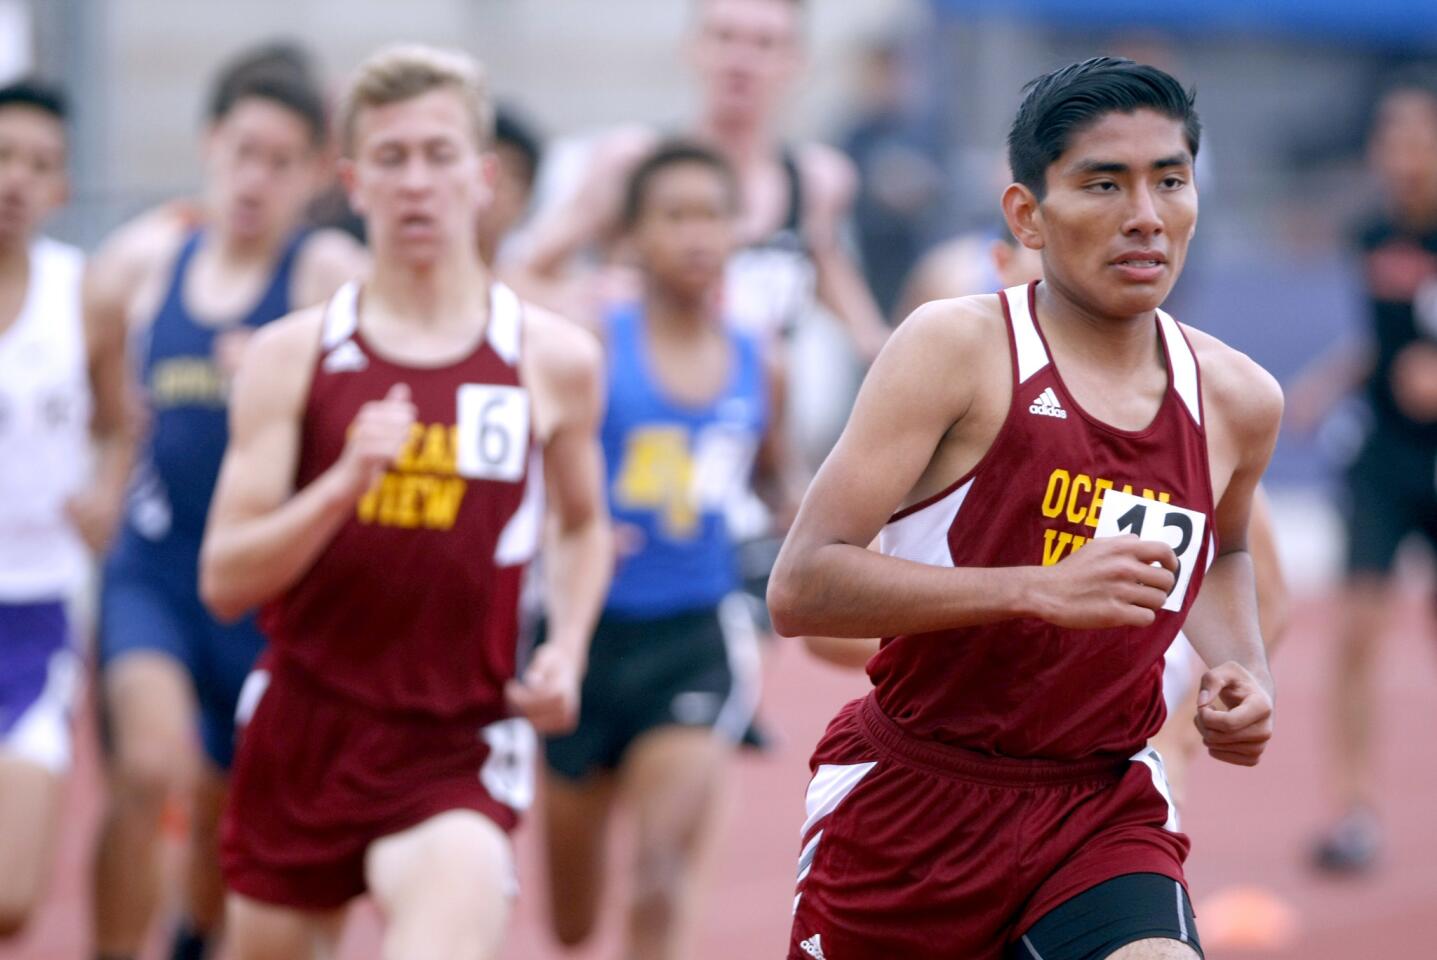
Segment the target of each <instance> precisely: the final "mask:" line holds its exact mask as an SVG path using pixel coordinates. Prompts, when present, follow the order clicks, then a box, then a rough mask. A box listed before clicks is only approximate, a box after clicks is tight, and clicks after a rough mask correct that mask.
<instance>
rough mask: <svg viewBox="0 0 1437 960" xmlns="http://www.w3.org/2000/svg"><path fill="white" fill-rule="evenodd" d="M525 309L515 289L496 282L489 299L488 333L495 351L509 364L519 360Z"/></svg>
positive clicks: (511, 364)
mask: <svg viewBox="0 0 1437 960" xmlns="http://www.w3.org/2000/svg"><path fill="white" fill-rule="evenodd" d="M522 322H523V310H522V308H521V307H520V305H519V296H518V294H516V293H515V292H514V291H513V290H510V289H509V288H508V287H506V286H504V284H502V283H496V284H494V287H493V294H492V296H491V298H490V301H489V332H488V334H487V335H486V336H487V338H488V340H489V345H490V346H491V347H493V348H494V352H495V353H497V354H499V356H500V358H502V359H503V361H504V362H505V363H507V364H508V365H509V366H511V367H512V366H515V365H516V364H518V362H519V328H520V326H521V324H522Z"/></svg>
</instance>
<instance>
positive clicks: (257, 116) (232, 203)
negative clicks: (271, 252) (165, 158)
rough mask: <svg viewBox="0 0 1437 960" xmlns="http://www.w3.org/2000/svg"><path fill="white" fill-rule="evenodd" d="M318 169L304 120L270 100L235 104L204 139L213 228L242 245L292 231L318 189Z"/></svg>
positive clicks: (314, 147) (317, 157) (319, 161)
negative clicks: (216, 226) (213, 219)
mask: <svg viewBox="0 0 1437 960" xmlns="http://www.w3.org/2000/svg"><path fill="white" fill-rule="evenodd" d="M321 166H322V159H321V156H320V151H319V149H318V146H317V145H316V144H315V142H314V139H313V137H312V135H311V133H310V128H309V125H308V124H307V123H306V122H305V120H304V118H303V117H301V116H300V115H299V114H298V113H296V112H294V111H293V110H291V109H289V108H288V107H285V106H282V105H280V104H279V103H276V102H275V101H273V100H267V99H263V98H260V97H250V98H248V99H244V100H240V101H239V102H238V103H236V104H235V105H234V106H233V107H231V108H230V110H229V112H228V113H226V114H225V115H224V116H223V117H221V118H220V119H219V121H218V122H217V123H215V124H214V126H212V127H211V128H210V131H209V134H208V136H207V137H206V139H205V167H206V173H207V183H208V197H209V202H210V210H211V213H212V215H213V216H214V217H215V218H216V221H217V225H218V227H219V228H220V229H221V230H222V231H224V232H226V233H227V234H229V235H230V236H232V237H233V238H235V239H236V240H240V241H243V242H253V241H257V240H264V239H267V238H274V237H278V236H281V235H283V234H284V233H286V232H288V231H289V230H292V229H294V227H295V226H296V225H297V224H298V223H299V221H300V217H302V216H303V214H304V208H305V205H306V204H307V203H309V201H310V198H311V197H312V196H313V195H314V191H315V190H316V188H317V187H318V185H319V178H320V173H321Z"/></svg>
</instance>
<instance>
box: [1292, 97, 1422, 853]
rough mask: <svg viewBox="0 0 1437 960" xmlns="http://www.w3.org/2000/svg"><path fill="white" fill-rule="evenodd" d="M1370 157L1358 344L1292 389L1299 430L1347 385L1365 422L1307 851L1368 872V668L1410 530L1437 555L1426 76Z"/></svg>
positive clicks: (1380, 131)
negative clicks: (1326, 818) (1326, 789)
mask: <svg viewBox="0 0 1437 960" xmlns="http://www.w3.org/2000/svg"><path fill="white" fill-rule="evenodd" d="M1368 152H1369V159H1370V161H1371V164H1372V167H1373V169H1374V171H1375V172H1376V173H1377V177H1378V181H1379V182H1380V184H1381V185H1382V188H1383V193H1384V201H1385V203H1384V209H1383V210H1381V211H1380V212H1377V213H1375V214H1374V215H1373V216H1372V217H1371V219H1370V220H1369V221H1368V222H1367V223H1366V224H1364V226H1363V228H1362V230H1361V233H1360V234H1359V236H1358V238H1357V245H1358V248H1359V250H1360V253H1361V256H1362V264H1361V266H1362V274H1363V280H1364V284H1365V286H1366V294H1367V301H1368V304H1369V306H1368V316H1369V319H1370V321H1371V328H1370V332H1369V334H1368V338H1367V339H1368V341H1369V342H1368V344H1367V345H1366V346H1365V348H1364V349H1363V350H1360V351H1352V350H1344V351H1342V352H1340V353H1337V354H1334V355H1329V356H1328V357H1326V358H1324V360H1323V362H1321V363H1319V364H1317V365H1315V369H1314V370H1312V371H1310V372H1309V373H1307V374H1306V375H1304V376H1303V378H1302V380H1301V382H1300V383H1299V384H1298V385H1297V386H1296V387H1295V388H1294V390H1293V394H1294V402H1293V407H1294V409H1293V414H1294V419H1296V420H1298V421H1299V423H1300V425H1303V426H1311V425H1312V424H1314V423H1315V422H1316V421H1317V420H1318V419H1320V418H1321V417H1322V416H1323V415H1325V413H1326V412H1327V411H1328V409H1330V407H1331V405H1332V403H1333V402H1335V401H1336V400H1337V399H1338V398H1339V397H1341V396H1342V395H1343V394H1345V393H1347V392H1349V391H1352V390H1356V389H1358V388H1361V389H1362V390H1363V393H1364V395H1365V396H1364V400H1365V406H1366V412H1367V414H1368V422H1367V424H1366V425H1365V426H1366V435H1365V436H1364V438H1363V443H1362V447H1361V449H1360V450H1359V452H1358V454H1357V456H1356V458H1355V459H1354V460H1353V462H1352V463H1351V464H1350V465H1349V466H1348V468H1347V475H1346V486H1347V497H1346V501H1347V502H1346V508H1347V523H1348V556H1347V570H1348V575H1347V583H1346V586H1345V590H1344V591H1343V598H1342V610H1343V614H1344V615H1343V621H1342V628H1341V632H1340V634H1339V643H1338V654H1337V659H1336V662H1335V663H1334V664H1333V666H1332V686H1331V689H1330V693H1329V696H1330V701H1329V702H1330V704H1331V706H1330V710H1331V721H1332V727H1331V732H1330V737H1329V742H1330V743H1331V744H1332V748H1331V754H1330V760H1331V764H1332V769H1331V773H1332V778H1333V792H1334V794H1335V797H1334V799H1335V800H1336V801H1337V805H1338V816H1337V818H1336V820H1335V822H1334V823H1333V824H1332V825H1331V827H1329V829H1328V830H1327V831H1326V832H1325V834H1324V836H1322V837H1321V838H1320V839H1319V841H1318V843H1317V845H1316V848H1315V849H1314V851H1313V852H1314V859H1315V862H1316V864H1317V865H1318V866H1319V867H1321V868H1323V869H1326V870H1332V871H1336V872H1353V871H1360V870H1364V869H1366V868H1368V867H1370V866H1371V865H1372V863H1373V862H1374V860H1375V859H1376V857H1377V854H1378V852H1379V850H1380V847H1381V831H1380V827H1379V822H1378V817H1377V812H1376V797H1375V795H1374V790H1373V785H1374V784H1375V783H1377V782H1378V778H1377V777H1376V775H1375V773H1374V770H1373V753H1374V750H1373V743H1374V735H1373V725H1374V722H1375V718H1374V714H1375V712H1376V711H1375V708H1376V695H1377V690H1376V667H1377V652H1378V650H1379V648H1380V646H1381V641H1382V635H1383V633H1384V632H1385V631H1386V629H1387V627H1388V623H1389V615H1388V613H1389V610H1390V609H1391V599H1392V582H1393V581H1392V570H1393V563H1394V560H1395V559H1396V555H1397V548H1398V546H1399V545H1400V544H1401V543H1402V541H1403V540H1404V539H1406V538H1407V537H1408V536H1409V535H1411V534H1414V533H1416V534H1420V535H1421V536H1422V538H1423V539H1424V540H1426V542H1427V544H1428V546H1429V547H1437V486H1434V480H1433V477H1434V473H1437V80H1434V79H1433V78H1431V77H1428V76H1424V75H1420V74H1414V75H1410V76H1404V77H1401V78H1399V79H1398V80H1396V81H1395V82H1394V83H1393V84H1392V86H1391V87H1390V88H1389V89H1388V90H1387V92H1386V93H1385V95H1384V96H1383V97H1382V99H1381V101H1380V102H1379V104H1378V106H1377V110H1376V113H1375V116H1374V123H1373V127H1372V131H1371V136H1370V138H1369V145H1368ZM1303 421H1306V423H1303Z"/></svg>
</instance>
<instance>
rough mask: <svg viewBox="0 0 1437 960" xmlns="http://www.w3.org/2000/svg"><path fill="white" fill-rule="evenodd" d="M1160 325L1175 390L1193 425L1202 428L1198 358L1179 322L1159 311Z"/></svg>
mask: <svg viewBox="0 0 1437 960" xmlns="http://www.w3.org/2000/svg"><path fill="white" fill-rule="evenodd" d="M1158 325H1159V326H1161V327H1162V331H1163V342H1164V343H1166V344H1167V353H1168V365H1169V366H1170V367H1172V371H1173V389H1174V390H1176V391H1177V392H1178V396H1180V397H1182V398H1183V405H1184V406H1185V407H1187V408H1188V413H1190V414H1192V418H1193V423H1195V424H1197V425H1198V426H1202V404H1201V403H1200V402H1199V398H1198V368H1197V358H1196V357H1194V356H1193V352H1192V348H1191V347H1189V346H1188V341H1187V338H1186V337H1184V336H1183V332H1182V330H1180V329H1178V322H1177V321H1176V320H1174V319H1173V318H1172V317H1170V316H1168V315H1167V314H1166V313H1164V312H1163V311H1161V310H1159V311H1158Z"/></svg>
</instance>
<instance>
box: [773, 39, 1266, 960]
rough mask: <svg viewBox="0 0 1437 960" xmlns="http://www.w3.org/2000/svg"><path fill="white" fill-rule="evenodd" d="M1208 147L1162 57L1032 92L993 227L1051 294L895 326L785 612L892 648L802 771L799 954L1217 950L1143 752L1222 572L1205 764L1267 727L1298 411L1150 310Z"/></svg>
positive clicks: (1207, 621) (1214, 613) (1207, 692)
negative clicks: (1001, 219)
mask: <svg viewBox="0 0 1437 960" xmlns="http://www.w3.org/2000/svg"><path fill="white" fill-rule="evenodd" d="M1198 140H1199V125H1198V121H1197V117H1196V114H1195V113H1194V110H1193V105H1192V100H1191V96H1190V95H1189V94H1187V93H1186V92H1184V90H1183V89H1182V87H1181V86H1180V85H1179V84H1178V83H1177V81H1175V80H1174V79H1173V78H1172V77H1170V76H1168V75H1166V74H1164V73H1162V72H1161V71H1158V70H1155V69H1153V68H1151V67H1145V66H1140V65H1137V64H1134V63H1132V62H1130V61H1124V60H1113V59H1109V58H1100V59H1096V60H1090V61H1086V62H1083V63H1080V64H1073V65H1071V66H1069V67H1065V68H1063V69H1061V70H1058V71H1055V72H1054V73H1051V74H1048V75H1046V76H1044V77H1042V78H1040V79H1038V80H1037V81H1035V82H1034V83H1033V84H1031V85H1030V87H1029V88H1028V91H1027V95H1026V97H1025V99H1024V101H1023V105H1022V106H1021V108H1020V109H1019V113H1018V117H1017V119H1016V121H1015V123H1014V125H1013V129H1012V132H1011V134H1010V139H1009V153H1010V163H1011V166H1012V169H1013V173H1014V178H1015V180H1016V181H1017V182H1016V183H1014V184H1012V185H1010V186H1009V187H1008V188H1007V190H1006V191H1005V192H1004V195H1003V209H1004V214H1005V217H1006V219H1007V221H1008V225H1009V227H1010V228H1011V229H1012V231H1013V234H1014V236H1015V237H1017V238H1018V240H1019V241H1020V242H1022V243H1023V244H1024V245H1025V246H1028V247H1035V248H1039V249H1041V251H1042V257H1043V278H1044V279H1043V280H1042V281H1041V282H1039V283H1034V284H1030V285H1026V286H1021V287H1015V288H1010V289H1009V290H1007V291H1005V292H1004V293H1002V294H1000V295H998V296H981V297H967V298H962V299H957V300H948V301H939V302H937V303H933V304H930V305H928V306H926V307H923V308H921V309H919V310H918V311H917V312H916V313H915V314H914V315H913V316H912V317H910V318H909V319H908V320H907V321H905V322H904V324H903V325H902V326H901V327H900V328H899V330H898V332H897V333H896V334H895V336H894V338H893V340H892V341H891V342H890V343H889V345H888V346H887V347H886V348H885V349H884V352H883V354H882V355H881V356H880V357H879V359H878V361H877V363H875V365H874V367H873V370H872V372H871V373H870V375H869V377H868V381H867V383H865V385H864V388H863V391H862V393H861V394H860V396H859V400H858V404H857V406H856V408H855V410H854V413H853V416H852V418H851V419H850V421H849V424H848V427H847V429H846V431H845V433H844V435H843V437H842V438H841V439H840V441H839V444H838V447H837V448H836V449H835V451H834V453H833V454H832V455H831V456H830V457H829V459H828V461H827V462H826V463H825V464H824V466H823V468H822V469H821V470H820V471H819V474H818V476H817V478H816V479H815V481H814V484H813V486H812V487H811V488H810V490H809V494H808V497H807V498H806V500H805V501H804V505H803V507H802V508H801V509H800V512H799V516H798V519H797V520H796V522H795V524H794V527H793V529H792V532H791V533H790V535H789V538H788V540H787V542H786V543H785V546H784V550H783V552H782V554H781V555H780V557H779V562H778V566H777V567H776V569H775V574H774V580H773V583H772V585H771V587H770V591H769V600H770V608H771V610H772V613H773V616H774V621H775V624H776V625H777V627H778V628H779V630H780V631H781V632H783V633H786V634H798V633H805V634H818V635H834V636H863V635H870V636H882V637H887V638H888V639H887V640H885V642H884V644H883V647H882V649H881V650H880V651H879V653H878V654H877V656H875V657H874V658H873V660H872V661H871V662H870V664H869V667H868V672H869V674H870V676H871V677H872V679H873V682H874V686H875V690H874V692H873V693H872V694H871V695H870V696H868V697H866V698H864V699H862V700H858V701H855V702H854V703H851V704H849V705H848V706H846V707H845V708H844V709H843V710H842V711H841V712H840V713H839V715H838V716H837V717H836V718H835V719H834V721H833V723H832V724H831V725H830V727H829V729H828V732H827V733H826V735H825V736H824V738H823V740H822V741H821V742H820V744H819V746H818V748H817V750H816V752H815V754H814V757H813V760H812V768H813V773H814V777H813V781H812V783H811V784H810V787H809V790H808V796H807V814H808V815H807V820H806V822H805V824H804V828H803V846H802V855H801V859H800V865H799V884H798V896H797V898H796V900H795V903H794V911H795V916H794V925H793V932H792V938H791V944H790V949H789V956H790V958H792V960H805V958H825V957H832V958H833V960H840V958H842V960H854V958H880V957H883V958H888V957H899V956H901V957H905V958H913V960H922V958H930V957H931V958H939V957H953V956H961V957H964V958H965V960H997V958H1002V957H1025V958H1042V960H1077V958H1092V960H1099V958H1103V957H1109V956H1118V957H1124V958H1161V957H1173V958H1184V957H1187V958H1190V957H1193V956H1195V955H1197V954H1198V953H1199V952H1200V948H1199V946H1198V940H1197V933H1196V931H1195V929H1194V928H1193V918H1192V910H1191V906H1190V904H1189V900H1188V897H1187V893H1186V891H1185V889H1184V887H1183V869H1182V864H1183V860H1184V858H1185V857H1186V854H1187V849H1188V842H1187V838H1186V837H1184V836H1183V835H1182V834H1181V833H1180V832H1178V830H1177V822H1176V816H1175V813H1176V811H1175V810H1174V808H1173V807H1172V804H1171V803H1170V802H1169V799H1168V796H1167V790H1166V784H1165V781H1164V778H1163V772H1162V761H1161V759H1160V758H1159V757H1158V756H1157V754H1156V752H1155V751H1153V750H1152V749H1151V748H1150V747H1148V746H1147V739H1148V738H1149V737H1150V736H1152V735H1153V734H1154V733H1156V732H1157V730H1158V728H1159V727H1160V726H1161V724H1162V721H1163V716H1164V711H1163V699H1162V669H1163V668H1162V662H1163V653H1164V651H1165V650H1166V649H1167V648H1168V646H1169V644H1170V643H1171V642H1172V640H1173V637H1174V636H1175V635H1176V633H1177V631H1178V629H1179V628H1180V627H1182V626H1183V623H1184V620H1185V619H1186V618H1187V614H1188V612H1189V609H1190V608H1191V607H1192V606H1193V601H1194V599H1195V598H1196V596H1197V594H1198V590H1199V587H1204V585H1205V587H1204V589H1203V602H1202V603H1201V604H1199V605H1198V607H1197V610H1198V613H1197V614H1195V615H1194V616H1193V617H1192V618H1191V619H1188V621H1187V622H1188V626H1189V632H1190V638H1191V640H1192V642H1193V644H1194V646H1195V647H1196V648H1197V650H1198V651H1199V653H1200V654H1201V655H1202V656H1203V658H1204V660H1205V661H1206V662H1208V663H1212V664H1216V665H1217V666H1215V667H1213V668H1212V669H1211V670H1209V671H1208V672H1207V673H1206V674H1205V675H1204V677H1203V680H1202V685H1201V693H1200V695H1199V704H1200V706H1199V710H1198V722H1199V724H1200V725H1201V726H1202V728H1203V730H1204V739H1205V741H1206V744H1207V747H1208V750H1209V752H1210V753H1211V754H1212V755H1213V756H1215V757H1217V758H1219V759H1222V760H1227V761H1230V762H1233V763H1240V764H1253V763H1256V762H1257V760H1258V758H1259V757H1260V756H1261V754H1262V751H1263V748H1264V747H1265V745H1266V741H1267V740H1268V738H1269V737H1270V735H1271V724H1272V692H1271V678H1270V675H1269V673H1268V670H1267V665H1266V661H1265V659H1264V656H1263V651H1262V643H1261V638H1260V637H1259V634H1258V626H1257V616H1256V609H1255V607H1256V604H1255V601H1254V592H1253V575H1252V564H1251V561H1250V559H1249V557H1248V555H1247V553H1246V550H1245V536H1246V530H1247V524H1248V513H1249V510H1250V508H1251V500H1252V494H1253V489H1254V488H1255V487H1256V485H1257V482H1258V478H1259V477H1260V476H1261V474H1262V471H1263V468H1264V467H1265V466H1266V463H1267V459H1268V456H1269V454H1270V452H1271V449H1272V445H1273V443H1274V441H1275V439H1276V435H1277V427H1278V421H1279V419H1280V416H1281V409H1282V397H1281V393H1280V391H1279V390H1278V388H1277V385H1276V384H1275V383H1274V382H1273V380H1272V379H1271V377H1269V376H1268V375H1267V374H1266V373H1265V372H1263V371H1262V370H1261V369H1260V368H1259V367H1257V366H1256V365H1255V364H1254V363H1252V361H1250V360H1249V359H1247V358H1246V357H1243V356H1242V355H1240V354H1238V353H1236V352H1235V351H1233V350H1231V349H1229V348H1228V347H1226V346H1224V345H1222V344H1221V343H1219V342H1218V341H1216V340H1214V339H1213V338H1211V337H1209V336H1206V335H1204V334H1201V333H1199V332H1197V331H1195V330H1191V329H1189V328H1186V327H1182V326H1180V325H1179V324H1178V323H1177V322H1176V321H1174V320H1173V319H1172V318H1171V317H1169V316H1168V315H1167V314H1165V313H1163V312H1162V311H1161V310H1160V309H1159V306H1160V304H1161V303H1162V301H1163V299H1164V298H1165V297H1166V295H1167V293H1168V291H1169V290H1170V289H1171V287H1172V285H1173V282H1174V281H1175V280H1176V279H1177V276H1178V275H1179V273H1180V272H1181V270H1182V266H1183V261H1184V258H1185V255H1186V251H1187V244H1188V241H1189V239H1190V238H1191V236H1192V232H1193V228H1194V226H1195V225H1196V219H1197V193H1196V188H1195V186H1194V184H1193V181H1192V171H1193V161H1194V158H1195V156H1196V153H1197V149H1198ZM879 465H881V466H879ZM955 478H956V479H955ZM875 537H877V538H878V545H879V550H878V551H870V550H868V549H866V548H867V545H868V544H869V543H870V542H871V541H872V540H873V539H874V538H875Z"/></svg>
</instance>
